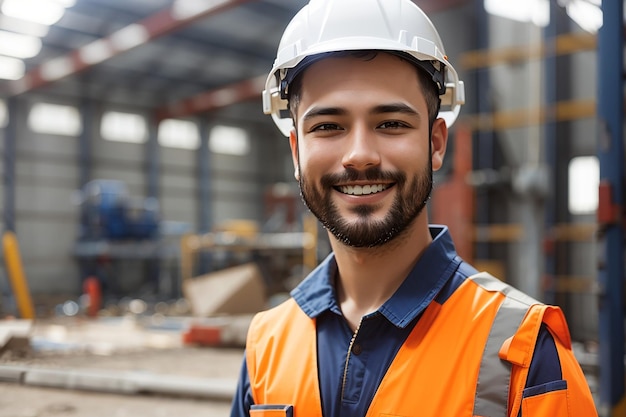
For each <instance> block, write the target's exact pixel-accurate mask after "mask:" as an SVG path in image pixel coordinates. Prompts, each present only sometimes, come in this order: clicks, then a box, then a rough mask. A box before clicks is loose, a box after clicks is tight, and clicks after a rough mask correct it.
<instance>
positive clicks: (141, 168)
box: [0, 94, 288, 295]
mask: <svg viewBox="0 0 626 417" xmlns="http://www.w3.org/2000/svg"><path fill="white" fill-rule="evenodd" d="M38 101H45V102H49V103H55V104H65V105H72V106H76V107H78V108H79V109H80V103H77V102H73V101H69V100H64V99H60V98H58V97H46V96H45V95H42V94H40V95H35V94H31V95H26V96H24V97H21V98H19V100H18V112H17V115H16V117H17V120H16V122H17V154H16V156H15V161H16V177H15V188H16V225H15V226H16V232H17V235H18V239H19V243H20V249H21V254H22V259H23V264H24V269H25V273H26V276H27V279H28V283H29V286H30V289H31V291H32V292H33V294H47V295H49V294H78V292H79V291H80V283H81V277H80V276H79V275H80V274H79V271H78V267H77V262H76V259H75V258H74V257H73V255H72V251H73V247H74V244H75V242H76V239H77V236H78V232H79V227H78V226H79V221H80V219H79V207H78V206H77V205H76V203H75V199H76V192H77V191H78V189H79V185H80V184H79V183H80V172H79V138H78V137H68V136H60V135H50V134H40V133H35V132H33V131H32V130H31V129H29V127H28V126H27V116H28V112H29V110H30V107H31V106H32V104H33V103H36V102H38ZM94 108H95V109H96V110H95V120H94V121H93V125H92V126H91V129H90V132H89V137H90V147H91V179H115V180H121V181H123V182H125V183H126V184H127V186H128V189H129V192H130V194H131V196H132V197H133V198H137V199H141V198H144V197H146V195H147V186H148V174H147V172H148V170H147V166H148V164H147V145H146V144H130V143H121V142H112V141H107V140H104V139H102V138H101V137H100V134H99V132H100V129H99V123H100V117H101V115H102V114H103V112H105V111H108V110H113V111H124V112H131V113H139V114H142V115H144V116H146V117H148V116H149V112H148V111H146V110H145V109H136V108H128V107H123V106H114V105H104V104H101V103H98V104H96V105H95V106H94ZM259 108H260V104H259ZM211 123H212V124H225V125H231V126H232V125H234V126H238V127H243V128H244V129H246V130H247V131H248V132H249V133H250V141H251V152H250V153H249V154H248V155H245V156H232V155H218V154H211V153H210V152H209V153H208V154H207V155H200V154H199V152H200V151H199V150H184V149H174V148H164V147H160V149H159V155H160V158H159V159H160V161H159V164H158V169H159V171H160V173H159V178H158V194H159V204H160V209H161V217H162V220H163V221H165V222H176V223H183V224H187V225H189V228H190V230H191V231H193V232H195V231H197V230H198V224H199V216H200V212H199V210H200V208H199V200H198V196H199V181H200V176H199V172H198V158H200V157H204V158H209V164H210V178H211V180H212V183H211V184H210V189H211V190H212V192H211V201H210V214H211V222H212V224H219V223H221V222H224V221H226V220H229V219H249V220H254V221H257V222H259V223H262V222H263V221H264V213H263V210H262V201H263V192H264V190H265V189H266V188H267V187H268V186H269V185H270V184H272V183H273V182H278V181H284V179H285V177H284V174H285V171H284V169H282V167H284V161H285V157H286V155H288V146H287V143H286V142H283V141H281V139H282V138H281V137H280V134H279V132H278V130H275V129H274V128H273V126H271V125H270V124H269V123H268V124H263V123H252V122H251V123H247V124H246V123H243V122H240V121H237V120H224V121H222V120H219V119H215V118H213V119H212V120H211ZM4 134H5V130H4V129H3V128H0V151H2V152H3V147H4ZM202 140H205V141H206V140H207V138H202ZM280 145H284V146H280ZM277 167H281V168H280V169H277ZM2 198H3V197H2V184H0V210H2V208H3V203H2ZM3 226H4V225H3ZM130 266H132V265H130ZM130 266H129V268H130ZM130 269H133V271H132V273H133V274H136V273H137V267H136V266H135V267H133V268H130Z"/></svg>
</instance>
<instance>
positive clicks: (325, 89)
mask: <svg viewBox="0 0 626 417" xmlns="http://www.w3.org/2000/svg"><path fill="white" fill-rule="evenodd" d="M463 101H464V96H463V84H462V82H461V81H459V79H458V76H457V74H456V72H455V71H454V69H453V67H452V66H451V65H450V63H449V62H448V59H447V57H446V56H445V53H444V49H443V45H442V43H441V40H440V38H439V36H438V34H437V32H436V30H435V28H434V27H433V25H432V23H431V22H430V20H429V19H428V18H427V17H426V15H424V13H423V12H422V11H421V10H420V9H419V8H418V7H417V6H415V5H414V4H413V3H412V2H411V1H410V0H311V2H310V4H309V5H308V6H306V7H304V8H303V9H302V10H301V11H300V13H298V14H297V15H296V16H295V17H294V19H293V20H292V21H291V23H290V24H289V26H288V27H287V29H286V30H285V34H284V35H283V39H282V40H281V44H280V46H279V50H278V56H277V59H276V61H275V64H274V68H273V69H272V72H271V74H270V76H269V78H268V82H267V87H266V90H265V91H264V106H265V110H266V112H268V113H271V114H272V116H273V117H274V119H275V120H276V122H277V124H278V126H279V128H280V129H281V130H282V131H283V133H284V134H285V135H287V136H289V141H290V145H291V150H292V156H293V162H294V168H295V177H296V179H297V180H298V181H299V184H300V188H301V192H302V197H303V199H304V201H305V203H306V204H307V206H308V207H309V209H310V210H311V212H313V213H314V214H315V215H316V216H317V217H318V219H319V220H320V221H321V222H322V224H323V225H324V226H325V228H326V229H327V230H328V232H329V237H330V241H331V245H332V248H333V253H332V254H331V255H330V256H329V257H328V258H327V259H326V260H325V261H324V262H323V263H322V264H321V265H320V266H319V267H318V268H317V269H316V270H315V271H313V272H312V273H311V274H310V276H309V277H307V278H306V279H305V280H304V281H303V282H302V283H301V284H300V285H299V286H298V287H297V288H296V289H295V290H294V291H293V292H292V298H291V299H289V300H288V301H287V302H285V303H283V304H282V305H280V306H278V307H276V308H274V309H272V310H269V311H267V312H263V313H260V314H258V315H257V316H256V317H255V319H254V320H253V322H252V324H251V326H250V330H249V334H248V341H247V345H246V356H245V360H244V364H243V367H242V372H241V375H240V382H239V386H238V390H237V393H236V396H235V398H234V400H233V407H232V414H231V416H233V417H235V416H236V417H239V416H248V415H250V416H289V415H292V416H297V417H310V416H325V417H346V416H405V417H406V416H424V417H430V416H432V417H435V416H436V417H442V416H443V417H446V416H450V417H459V416H467V417H471V416H481V417H495V416H502V417H505V416H511V417H515V416H523V417H537V416H542V417H555V416H580V417H583V416H584V417H590V416H595V415H597V414H596V411H595V408H594V405H593V401H592V398H591V394H590V392H589V389H588V387H587V385H586V382H585V379H584V376H583V374H582V372H581V370H580V367H579V365H578V363H577V362H576V360H575V358H574V356H573V354H572V351H571V342H570V338H569V332H568V330H567V325H566V324H565V321H564V318H563V315H562V313H561V311H560V310H559V309H558V308H556V307H550V306H545V305H542V304H540V303H538V302H537V301H534V300H533V299H531V298H530V297H528V296H526V295H524V294H522V293H520V292H519V291H517V290H515V289H513V288H511V287H509V286H507V285H505V284H504V283H502V282H500V281H498V280H497V279H495V278H493V277H491V276H489V275H488V274H478V273H477V271H476V270H475V269H474V268H472V267H471V266H470V265H468V264H467V263H465V262H463V261H462V260H461V259H460V258H459V257H458V256H457V255H456V253H455V250H454V245H453V243H452V241H451V239H450V235H449V233H448V231H447V229H446V228H445V227H443V226H429V224H428V219H427V211H426V210H425V209H424V208H425V205H426V202H427V200H428V198H429V196H430V192H431V188H432V171H433V170H437V169H439V168H440V167H441V165H442V161H443V157H444V154H445V150H446V144H447V138H448V130H447V128H448V126H449V125H450V124H452V123H453V122H454V119H455V118H456V115H457V114H458V112H459V108H460V106H461V104H462V103H463Z"/></svg>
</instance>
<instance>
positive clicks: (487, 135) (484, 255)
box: [474, 1, 495, 261]
mask: <svg viewBox="0 0 626 417" xmlns="http://www.w3.org/2000/svg"><path fill="white" fill-rule="evenodd" d="M475 4H476V34H477V37H476V47H477V49H480V50H484V49H487V48H489V46H490V45H489V37H490V24H489V15H488V14H487V11H486V10H485V7H484V5H483V2H482V1H479V2H476V3H475ZM490 72H491V67H486V68H479V69H477V70H476V90H475V91H476V110H477V113H478V114H487V113H490V112H491V111H492V110H493V109H492V106H491V103H492V100H491V92H492V86H491V77H490ZM494 147H495V142H494V132H493V130H491V129H489V130H479V131H478V132H477V133H476V137H475V142H474V167H475V168H474V169H475V170H490V169H493V166H494V154H493V150H494ZM489 193H490V191H489V188H488V187H479V188H478V189H477V190H476V223H477V226H487V225H488V224H489V222H490V208H489ZM490 252H491V251H490V247H489V243H485V242H477V243H476V248H475V252H474V253H475V259H476V260H480V261H484V260H488V259H490V257H491V253H490Z"/></svg>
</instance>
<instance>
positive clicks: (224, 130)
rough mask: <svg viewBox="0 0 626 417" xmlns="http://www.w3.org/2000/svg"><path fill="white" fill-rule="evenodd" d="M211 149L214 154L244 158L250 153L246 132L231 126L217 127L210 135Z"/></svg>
mask: <svg viewBox="0 0 626 417" xmlns="http://www.w3.org/2000/svg"><path fill="white" fill-rule="evenodd" d="M209 149H210V150H211V152H213V153H221V154H226V155H237V156H242V155H246V154H247V153H248V152H250V142H249V139H248V134H247V133H246V131H245V130H243V129H240V128H238V127H231V126H215V127H214V128H213V129H211V133H210V135H209Z"/></svg>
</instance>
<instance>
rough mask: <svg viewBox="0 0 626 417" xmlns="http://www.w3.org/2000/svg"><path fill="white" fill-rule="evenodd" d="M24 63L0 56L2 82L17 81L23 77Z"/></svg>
mask: <svg viewBox="0 0 626 417" xmlns="http://www.w3.org/2000/svg"><path fill="white" fill-rule="evenodd" d="M24 71H25V67H24V61H22V60H21V59H17V58H9V57H8V56H0V78H2V79H4V80H19V79H20V78H22V77H23V76H24Z"/></svg>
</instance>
